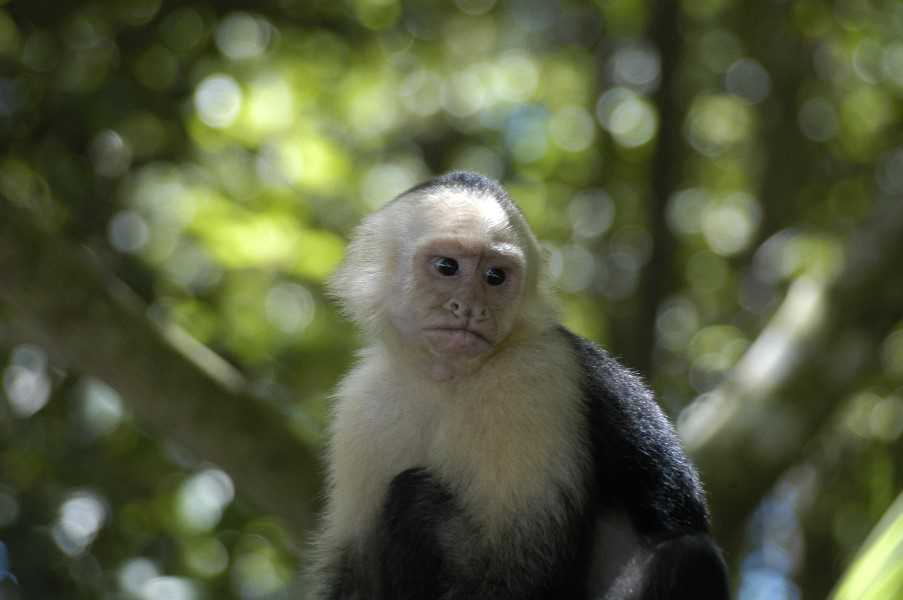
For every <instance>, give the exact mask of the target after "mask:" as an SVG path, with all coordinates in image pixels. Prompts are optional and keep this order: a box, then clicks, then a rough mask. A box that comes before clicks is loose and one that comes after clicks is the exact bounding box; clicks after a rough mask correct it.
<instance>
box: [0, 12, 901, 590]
mask: <svg viewBox="0 0 903 600" xmlns="http://www.w3.org/2000/svg"><path fill="white" fill-rule="evenodd" d="M668 4H669V3H668V2H652V1H651V0H596V1H595V2H593V3H590V2H579V1H577V0H553V1H544V0H510V1H501V0H499V1H498V2H497V1H496V0H456V1H455V2H436V1H432V0H428V1H425V2H410V1H409V2H402V1H401V0H342V1H337V2H327V1H314V2H309V1H306V0H265V1H263V2H241V1H240V0H225V1H221V2H219V1H218V2H210V1H204V0H187V1H181V2H174V1H173V2H170V1H163V0H119V1H112V0H110V1H106V0H92V1H87V2H72V3H68V2H52V1H51V0H28V1H26V0H13V1H7V2H0V136H2V139H3V142H4V143H3V146H2V147H3V150H2V155H0V194H2V195H3V196H4V197H5V198H7V199H8V200H10V201H11V202H13V203H15V204H17V205H20V206H23V207H27V208H28V209H30V210H31V211H32V212H33V214H35V215H36V218H38V219H39V220H41V221H43V222H44V223H46V224H47V225H48V226H50V227H52V228H53V231H55V233H56V235H59V236H61V237H64V238H65V239H68V240H70V241H71V242H72V243H73V245H87V246H88V247H90V248H91V249H92V251H93V252H94V253H96V254H97V255H98V256H100V257H101V258H102V260H103V262H104V263H105V264H106V265H107V266H108V267H109V268H110V269H111V270H112V271H113V272H114V273H115V274H116V275H117V276H118V277H119V278H121V279H122V280H123V281H125V282H126V283H127V284H128V285H129V286H130V287H131V288H132V289H134V290H135V291H136V292H137V293H138V294H139V295H140V296H141V297H142V298H143V299H144V300H145V301H146V302H147V304H148V305H149V307H150V308H149V312H150V313H151V314H154V315H157V316H158V317H159V316H162V317H164V318H166V319H171V320H173V321H175V322H177V323H178V324H179V325H181V326H182V327H183V328H185V329H186V330H187V331H188V332H190V333H191V334H192V335H193V336H194V337H195V338H197V339H198V340H200V341H201V342H203V343H204V344H206V345H208V346H210V347H211V348H212V349H214V350H215V351H216V352H218V353H220V354H221V355H223V356H224V357H226V358H227V359H228V360H229V361H231V362H232V363H233V364H235V365H236V366H237V367H239V368H240V369H241V370H242V371H243V372H244V373H245V375H247V376H248V378H249V379H250V380H251V381H252V382H253V383H254V385H255V387H256V388H258V389H259V390H260V393H261V395H264V396H266V397H268V398H271V399H272V400H273V401H274V402H275V403H276V404H277V405H279V406H280V407H281V408H282V409H284V410H285V411H287V412H288V413H290V414H291V415H293V419H294V420H296V421H297V423H296V424H297V429H298V430H299V431H300V432H302V435H304V436H306V439H308V440H310V441H311V443H316V442H317V440H318V439H319V437H318V436H319V431H320V430H321V428H322V426H323V423H324V419H325V415H326V412H327V405H328V402H327V399H328V394H329V391H330V389H331V388H332V387H333V386H334V384H335V382H336V380H337V379H338V377H339V376H340V374H341V372H342V371H343V370H344V369H345V368H346V367H347V365H348V363H349V361H350V360H351V356H352V352H353V348H354V347H355V339H354V335H353V332H352V330H351V329H350V326H349V325H348V324H347V323H346V322H344V320H343V319H342V318H341V317H340V315H338V314H337V312H336V310H335V308H334V307H333V306H332V305H331V304H330V302H329V301H328V299H327V298H326V297H325V295H324V291H323V287H322V286H323V282H324V280H325V278H326V277H327V276H328V275H329V273H330V272H331V271H332V269H333V268H334V267H335V266H336V264H337V263H338V261H339V260H340V259H341V255H342V251H343V245H344V242H343V240H344V239H345V238H346V237H347V235H348V232H349V231H350V229H351V228H352V227H353V226H354V224H355V223H356V222H357V221H358V220H359V219H360V217H361V216H362V215H363V214H366V213H367V212H368V211H370V210H373V209H374V208H377V207H379V206H381V205H382V204H384V203H385V202H387V201H388V200H390V199H391V198H392V197H393V196H395V195H396V194H398V193H399V192H401V191H403V190H405V189H406V188H408V187H409V186H411V185H414V184H416V183H418V182H420V181H422V180H424V179H426V178H428V177H429V176H431V175H432V174H435V173H439V172H443V171H447V170H451V169H459V168H463V169H473V170H477V171H480V172H482V173H484V174H487V175H489V176H492V177H496V178H499V179H501V180H502V181H503V182H504V183H505V184H506V185H507V187H508V188H509V190H510V191H511V193H512V195H513V196H514V197H515V199H516V200H517V201H518V203H519V204H520V205H521V207H522V208H523V210H524V212H525V213H526V215H527V217H528V219H529V220H530V222H531V223H532V225H533V226H534V228H535V229H536V231H537V234H538V235H539V236H540V238H541V239H543V240H544V242H545V244H546V248H547V250H548V255H549V261H550V265H551V270H552V273H553V275H554V277H555V280H556V283H557V285H558V287H559V288H560V290H561V306H562V313H563V318H564V321H565V323H566V324H567V325H569V326H570V327H572V328H574V329H575V330H576V331H577V332H578V333H581V334H583V335H586V336H589V337H592V338H594V339H597V340H600V341H601V342H603V343H605V344H607V345H608V346H609V347H611V348H612V350H613V351H614V352H615V353H616V354H618V355H620V356H623V357H624V359H625V362H627V363H628V364H631V365H634V366H636V367H638V368H640V369H642V370H643V371H644V372H645V374H646V375H647V376H648V377H649V378H650V379H651V382H652V383H653V385H654V387H655V388H656V389H657V390H658V392H659V396H660V399H661V400H662V403H663V405H664V406H665V408H666V410H667V411H668V412H669V413H671V414H672V415H673V416H675V417H678V416H679V415H680V414H681V410H682V409H683V408H684V407H686V406H687V405H688V404H690V403H691V402H692V401H693V400H694V399H695V398H697V397H699V396H701V395H703V394H705V393H706V392H709V391H711V390H712V389H713V388H714V387H715V386H716V385H717V384H718V383H719V382H720V381H721V380H722V379H723V378H724V376H725V374H727V373H728V372H730V370H731V369H732V368H733V367H734V366H735V365H736V364H737V361H738V360H740V358H741V357H742V356H743V354H744V352H745V351H746V350H747V349H748V348H749V347H750V345H751V344H752V343H753V342H754V341H755V340H756V338H757V336H758V335H759V334H760V333H761V331H762V329H763V327H764V326H765V325H766V323H767V322H768V321H769V319H770V318H771V317H772V316H773V314H774V312H775V310H776V308H777V307H778V305H779V303H780V301H781V298H782V297H783V296H784V294H785V292H786V290H787V289H788V287H789V286H790V285H791V284H792V283H793V282H794V281H798V280H800V279H805V278H811V279H812V280H813V281H820V282H826V283H827V282H832V281H834V280H835V278H836V277H837V276H838V274H839V273H840V272H841V268H842V266H843V264H844V262H845V260H846V258H847V257H846V256H845V247H846V243H847V242H848V237H849V236H850V235H851V234H852V233H853V232H855V231H857V228H858V227H860V226H862V225H863V223H864V222H865V221H866V219H867V218H869V217H873V216H874V215H875V214H876V211H880V209H881V206H883V205H884V204H885V203H888V202H901V201H903V4H901V3H900V2H898V1H896V0H832V1H829V0H797V1H795V2H792V3H782V2H758V3H756V2H739V1H737V0H704V1H698V0H685V1H683V2H680V3H678V4H679V6H678V8H677V9H676V10H675V11H674V12H675V15H676V16H675V18H674V19H673V20H672V21H669V22H665V23H660V20H661V19H660V16H661V15H662V14H664V13H665V11H666V10H667V8H666V7H667V5H668ZM662 28H664V31H669V30H670V31H673V32H674V33H675V35H674V36H672V37H668V36H667V35H665V34H662V33H661V32H662V31H663V29H662ZM664 68H668V69H672V71H669V72H668V73H665V72H664V71H663V69H664ZM664 75H669V76H670V77H669V78H668V81H673V84H672V87H671V88H670V89H664V90H663V89H662V88H661V86H660V83H661V82H662V81H663V77H664ZM666 101H667V102H670V103H671V104H670V106H671V108H670V109H669V108H666V105H665V104H664V103H665V102H666ZM664 132H671V133H673V134H674V135H671V136H670V137H667V136H665V135H664ZM666 144H670V146H666ZM662 165H667V166H668V167H669V169H663V167H662ZM669 173H670V175H669ZM661 189H665V190H666V195H665V196H662V195H661V192H660V191H658V190H661ZM656 195H659V203H658V204H657V205H656V204H655V202H654V200H655V197H656ZM655 206H658V207H659V208H657V209H656V208H655ZM656 210H658V211H659V212H660V215H659V216H660V217H661V219H662V222H663V223H664V225H665V228H664V229H663V230H661V231H657V230H655V228H654V226H653V222H654V220H655V218H656V212H655V211H656ZM0 218H3V217H2V215H0ZM662 248H664V251H662V250H661V249H662ZM656 252H658V253H659V254H656ZM653 257H657V258H656V260H653ZM901 258H903V257H901ZM650 274H651V277H650ZM900 279H901V277H900V273H899V272H893V273H888V274H887V285H888V286H896V288H899V286H900V285H901V283H900ZM649 281H654V282H656V283H657V287H655V288H650V287H649V285H648V282H649ZM896 288H895V289H896ZM650 294H652V296H651V300H652V301H651V303H650V302H648V301H646V300H648V298H650ZM868 296H869V294H866V295H864V296H863V297H862V299H861V301H862V302H863V303H867V302H868V301H869V297H868ZM644 299H645V300H644ZM866 305H867V304H866ZM647 306H651V307H652V309H651V310H650V309H647V308H644V307H647ZM899 317H900V318H903V311H901V314H900V315H899ZM15 318H16V315H8V314H6V315H3V314H0V320H2V319H15ZM643 327H648V328H650V330H651V333H652V338H651V339H652V340H653V342H652V343H651V344H647V343H645V342H643V337H642V336H638V335H637V331H638V330H639V329H640V328H643ZM879 333H880V336H881V339H883V342H882V343H881V348H880V360H878V361H876V362H875V364H874V365H872V367H871V368H869V369H867V370H866V371H865V373H864V375H863V376H862V378H861V379H860V380H858V381H857V384H856V390H855V393H853V394H851V395H850V396H849V397H844V398H841V399H838V400H837V401H834V402H833V403H831V404H829V405H827V408H826V410H829V411H831V412H832V413H833V414H836V418H834V419H833V420H832V421H831V425H828V426H826V429H823V430H820V431H819V435H818V438H817V440H815V441H813V440H800V441H799V447H800V455H799V457H798V462H799V463H801V464H808V459H809V458H810V455H809V454H807V452H812V453H815V450H814V448H816V447H820V446H827V447H829V448H832V449H837V451H838V452H839V451H840V450H839V449H844V452H846V453H845V454H843V456H845V457H847V459H848V460H849V465H848V466H846V467H844V466H843V465H839V464H837V463H831V464H832V465H834V467H833V468H832V469H831V470H827V471H826V472H818V473H817V475H815V476H813V477H815V479H816V480H817V481H814V482H813V481H812V480H811V479H807V478H805V477H802V478H798V477H790V479H789V481H791V482H795V483H792V484H787V485H790V488H792V490H795V491H794V492H793V493H792V494H790V495H789V496H788V495H787V493H786V491H787V490H786V489H784V488H780V487H779V489H778V491H777V492H775V494H774V495H771V496H769V497H767V498H763V499H762V507H763V508H761V509H760V511H759V512H757V515H758V516H754V517H753V518H751V519H750V525H749V534H748V535H747V541H748V543H747V546H746V547H744V548H743V549H742V550H739V551H738V552H739V553H738V554H736V555H734V556H731V557H730V558H731V561H732V563H733V568H734V569H735V573H736V577H737V587H738V590H739V596H738V597H740V598H744V599H747V598H766V597H767V598H798V597H800V594H801V593H802V594H804V595H806V596H808V597H818V596H821V595H824V594H825V593H827V592H828V591H829V590H830V589H831V588H832V587H833V584H834V582H835V581H836V580H837V579H838V578H839V576H840V574H841V572H842V571H841V570H840V569H839V567H838V565H842V564H846V563H847V562H849V561H850V559H851V557H852V556H853V554H854V552H855V551H856V550H857V548H858V546H859V544H860V543H861V542H862V541H863V539H865V537H866V535H867V534H868V532H869V530H870V528H871V527H872V526H873V525H874V524H875V523H876V522H877V521H878V519H879V518H880V516H881V515H882V513H883V512H884V511H885V510H886V509H887V507H888V506H889V505H890V503H891V501H892V500H893V498H894V497H895V496H896V495H897V494H898V493H899V490H900V489H901V482H903V461H901V459H900V456H901V453H900V451H901V446H903V441H901V435H903V321H901V322H900V323H898V324H897V325H896V327H895V328H892V329H891V330H887V331H882V332H879ZM2 342H3V338H0V343H2ZM0 351H2V352H3V354H2V358H3V360H2V361H0V365H3V390H4V399H5V401H4V402H0V540H3V541H4V542H5V543H6V544H7V546H8V547H9V549H10V554H11V561H12V566H13V570H14V572H16V574H17V575H18V577H19V580H20V582H21V583H22V586H23V588H25V589H27V590H28V591H29V594H30V595H29V597H34V598H142V599H157V598H173V599H176V600H181V599H186V600H188V599H193V598H202V597H203V598H230V597H235V598H259V597H265V596H266V595H267V594H270V593H274V592H278V591H279V590H280V589H283V588H285V586H287V585H288V584H289V583H290V581H291V580H292V579H293V578H294V575H295V573H296V571H297V569H298V568H300V567H302V566H303V564H302V563H303V560H301V561H299V557H298V556H296V555H294V554H293V552H292V551H291V549H290V546H289V544H288V542H287V540H286V536H285V532H284V530H283V529H282V527H281V525H280V523H279V522H278V521H276V520H274V519H272V518H270V517H269V516H267V515H262V514H259V513H257V512H255V511H254V509H253V508H252V507H250V506H246V505H245V504H243V503H242V502H241V490H235V489H233V484H232V482H231V479H230V478H229V475H228V474H227V473H226V472H225V471H223V470H220V469H219V468H218V467H214V466H212V465H209V464H205V463H203V462H198V457H188V456H185V455H184V454H183V453H181V451H180V449H179V448H177V447H174V446H173V445H171V444H170V443H169V441H168V440H166V439H157V438H154V437H151V436H148V435H146V434H144V433H143V432H142V429H141V424H140V423H135V422H133V421H132V419H131V418H130V416H129V413H128V411H127V409H126V408H125V404H127V403H124V402H123V400H122V399H121V398H120V397H119V396H118V394H117V392H116V391H115V390H113V389H112V388H110V387H108V386H106V385H105V384H104V383H102V382H100V381H97V380H95V379H92V378H90V377H88V376H85V375H83V374H79V373H74V372H69V371H63V370H61V369H60V368H59V367H58V366H56V365H53V364H51V363H50V362H49V361H48V357H47V353H46V352H45V350H44V349H41V348H38V347H36V346H32V345H13V344H8V345H7V346H2V347H0ZM124 358H125V357H124ZM815 393H820V391H817V392H815ZM164 400H165V399H161V401H164ZM786 402H792V400H791V399H787V400H786ZM767 422H768V418H767V416H765V417H763V423H767ZM793 466H794V465H786V467H787V468H788V469H790V468H791V467H793ZM737 468H738V469H740V470H742V469H743V465H737ZM793 473H797V472H796V471H793ZM705 475H706V478H707V479H715V478H719V477H721V476H723V475H725V474H721V473H717V472H713V473H706V474H705ZM801 482H802V483H801ZM781 490H783V492H781ZM800 490H802V491H800ZM805 490H809V496H808V497H810V500H809V501H808V503H807V502H803V501H797V500H798V499H799V497H805V496H806V494H805V493H804V492H805ZM813 490H817V492H816V491H813ZM782 493H783V495H782ZM236 494H237V495H236ZM813 495H815V496H818V497H826V498H827V499H826V500H824V501H820V502H819V501H815V500H811V496H813ZM789 497H792V498H795V499H797V500H794V501H790V500H787V498H789ZM768 507H771V509H773V510H771V512H769V510H766V509H768ZM775 507H777V508H775ZM804 507H809V508H808V509H806V510H809V512H808V513H807V514H803V513H804V512H805V511H804ZM713 508H714V512H715V514H716V519H717V514H718V506H714V507H713ZM788 511H789V512H788ZM791 513H792V514H791ZM886 531H887V533H886V534H885V537H882V538H881V539H880V541H879V543H880V544H881V545H882V546H881V547H885V546H887V545H893V544H896V547H899V544H900V539H901V535H900V528H899V518H898V520H897V525H896V526H891V527H888V529H887V530H886ZM741 536H742V532H741ZM888 536H891V537H888ZM876 552H878V553H879V554H880V551H876ZM897 554H899V552H897ZM870 556H872V554H864V555H863V558H861V559H860V560H865V561H868V560H870V558H869V557H870ZM876 560H877V559H876ZM880 560H885V558H884V557H883V555H882V558H881V559H880ZM897 571H899V569H897ZM895 573H896V571H895ZM857 581H858V580H854V582H853V583H851V584H850V586H855V585H859V583H857ZM886 581H888V582H890V583H887V584H886V585H887V586H890V587H887V588H886V589H888V590H890V592H888V593H889V594H891V595H884V596H881V597H882V598H884V597H887V598H890V597H892V595H893V594H897V596H896V597H903V591H901V584H900V577H899V576H898V574H897V575H894V578H893V579H892V580H891V579H890V578H888V579H887V580H886ZM891 588H892V589H891ZM846 589H853V588H852V587H850V588H844V590H846ZM856 589H858V588H856ZM800 590H802V592H800ZM844 594H846V595H844ZM838 597H839V598H847V597H858V596H857V595H855V594H854V595H852V596H851V595H849V593H848V592H842V593H841V594H840V595H838Z"/></svg>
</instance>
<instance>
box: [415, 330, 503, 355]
mask: <svg viewBox="0 0 903 600" xmlns="http://www.w3.org/2000/svg"><path fill="white" fill-rule="evenodd" d="M424 336H425V338H426V341H427V343H428V344H429V346H430V349H431V350H432V351H433V352H434V353H435V354H439V355H443V356H462V357H474V356H479V355H481V354H485V353H486V352H489V351H490V350H492V344H490V343H489V341H488V340H487V339H486V338H484V337H483V336H481V335H479V334H476V333H474V332H472V331H468V330H466V329H427V330H426V331H424Z"/></svg>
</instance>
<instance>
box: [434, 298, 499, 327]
mask: <svg viewBox="0 0 903 600" xmlns="http://www.w3.org/2000/svg"><path fill="white" fill-rule="evenodd" d="M443 307H444V308H445V310H447V311H449V312H450V313H452V314H453V315H455V316H456V317H458V318H459V319H468V318H471V317H472V318H474V319H475V320H477V321H485V320H486V319H488V318H489V310H488V309H487V308H486V307H485V306H482V305H479V304H469V303H467V302H462V301H460V300H457V299H455V298H452V299H451V300H449V301H448V302H446V303H445V304H444V305H443Z"/></svg>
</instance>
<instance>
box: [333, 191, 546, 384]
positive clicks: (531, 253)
mask: <svg viewBox="0 0 903 600" xmlns="http://www.w3.org/2000/svg"><path fill="white" fill-rule="evenodd" d="M536 256H538V249H537V247H536V241H535V239H534V238H533V236H532V233H530V231H529V229H527V226H526V223H525V222H524V221H523V217H521V216H520V215H519V214H518V215H511V214H508V213H507V212H506V211H505V209H504V208H503V207H502V206H501V205H500V204H499V203H498V202H497V201H495V199H493V198H491V197H485V196H481V195H478V193H476V192H471V191H468V190H459V189H448V188H439V189H434V190H428V191H425V192H415V193H412V194H409V195H407V196H403V197H401V198H399V199H398V200H396V201H395V202H393V203H392V204H390V205H389V206H387V207H386V208H384V209H383V210H382V211H379V212H377V213H374V214H373V215H371V216H370V217H369V218H368V219H367V220H365V221H364V223H363V224H362V225H361V227H360V228H359V229H358V231H357V232H356V234H355V236H354V238H353V240H352V243H351V245H350V246H349V250H348V256H347V258H346V261H345V263H344V264H343V265H342V267H341V268H340V269H339V271H338V272H337V273H336V275H335V276H334V277H333V279H332V281H331V288H332V290H333V292H334V293H335V294H336V295H337V296H338V297H339V299H340V300H341V301H342V303H343V305H344V307H345V309H346V312H348V313H349V315H350V316H351V317H352V318H353V319H354V320H355V321H357V322H358V323H359V324H361V325H362V326H363V327H364V328H365V330H370V332H371V333H373V334H374V335H375V336H376V337H381V338H386V337H387V334H389V335H388V337H393V338H395V339H396V340H397V341H398V342H399V343H400V349H401V350H402V351H403V352H405V353H406V354H407V355H408V356H409V357H412V358H413V359H414V362H415V363H417V364H418V365H419V366H422V367H423V368H424V369H425V370H426V372H427V373H429V375H430V376H431V377H432V378H433V379H437V380H446V379H450V378H453V377H455V376H456V375H458V374H461V373H466V372H471V371H473V370H474V369H476V368H478V367H479V365H480V364H481V363H482V362H483V361H484V360H485V359H486V357H488V356H490V355H491V354H492V353H493V352H494V351H495V350H496V349H498V348H499V346H500V345H502V344H503V343H504V342H505V340H506V339H507V338H508V337H509V335H510V334H511V333H512V330H514V329H515V328H516V327H518V326H521V325H522V321H523V319H520V318H519V317H523V316H524V314H523V313H524V312H525V311H524V310H523V309H524V304H525V299H527V298H529V297H535V296H537V293H536V290H535V288H536V279H537V276H536V270H537V266H535V265H533V266H532V269H533V271H532V272H531V271H530V268H531V265H528V259H532V258H534V257H536ZM531 288H533V289H531ZM544 312H545V313H546V314H550V313H551V312H552V311H549V310H548V309H544Z"/></svg>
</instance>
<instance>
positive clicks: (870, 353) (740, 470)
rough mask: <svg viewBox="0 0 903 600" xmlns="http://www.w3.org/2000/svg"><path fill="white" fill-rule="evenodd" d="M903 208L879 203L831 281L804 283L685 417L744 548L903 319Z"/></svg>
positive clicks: (718, 512)
mask: <svg viewBox="0 0 903 600" xmlns="http://www.w3.org/2000/svg"><path fill="white" fill-rule="evenodd" d="M901 256H903V202H900V201H899V199H892V200H888V201H887V202H885V203H884V204H883V205H882V206H879V207H878V208H877V209H876V210H875V213H874V214H873V215H872V218H871V220H870V221H869V222H868V223H866V224H864V225H863V226H862V227H861V228H860V230H859V231H857V232H856V233H855V234H854V235H853V236H851V238H850V240H849V242H848V244H847V247H846V254H845V257H846V262H845V265H844V267H843V270H842V271H841V273H840V274H839V276H837V277H836V278H835V279H834V280H833V281H832V282H823V281H818V280H812V279H805V278H801V279H799V280H797V281H795V282H794V283H793V284H792V285H791V288H790V290H789V292H788V294H787V296H786V298H785V300H784V302H783V304H782V305H781V307H780V308H779V309H778V311H777V312H776V313H775V316H774V317H773V318H772V320H771V322H770V323H769V324H768V325H767V326H766V327H765V329H764V330H763V332H762V333H761V335H760V336H759V338H758V339H757V340H756V341H755V342H754V343H753V344H752V345H751V346H750V348H749V350H748V351H747V353H746V354H745V355H744V356H743V357H742V358H741V360H740V361H739V362H738V363H737V365H736V366H735V367H734V369H733V370H732V371H731V372H730V373H729V374H728V376H727V377H726V378H725V380H724V381H723V382H722V384H721V385H720V386H719V387H718V388H716V389H715V390H714V391H713V392H711V393H709V394H705V395H704V396H703V397H702V398H700V399H698V400H697V401H696V402H694V404H693V405H691V406H690V407H689V408H688V409H687V411H686V412H685V413H684V414H683V415H682V416H681V420H680V423H679V426H680V432H681V436H682V437H683V439H684V441H685V443H686V445H687V447H688V450H689V451H690V453H691V454H693V455H694V457H695V459H696V462H697V464H698V465H699V467H700V469H701V470H702V471H703V473H705V472H711V473H717V474H718V478H710V479H708V480H707V483H708V486H707V487H708V492H709V496H710V498H711V502H712V506H713V512H714V513H715V521H716V532H717V533H718V534H719V535H720V536H721V542H722V543H723V544H724V545H725V546H727V548H728V550H731V549H734V550H736V549H737V548H739V546H740V542H741V539H742V533H743V524H744V523H745V520H746V518H747V517H748V516H749V514H750V513H751V511H752V510H753V508H754V507H755V504H756V503H757V502H758V501H759V500H760V499H761V498H762V497H763V496H764V495H765V494H766V493H767V492H768V491H769V489H771V487H772V486H773V485H774V482H775V481H776V480H777V479H778V477H780V475H781V474H782V473H783V472H784V470H786V468H787V467H788V466H790V465H792V464H794V463H796V462H798V459H799V458H800V456H801V455H802V454H803V452H804V450H805V446H806V444H807V443H808V441H809V440H810V439H811V438H812V436H813V435H814V434H815V433H816V432H817V431H818V430H819V429H821V427H822V426H823V424H824V423H825V420H826V419H828V418H830V417H831V415H832V414H833V409H834V408H835V407H836V406H837V405H838V404H840V403H841V402H842V401H843V400H844V399H845V398H846V397H847V396H848V395H849V394H850V393H851V392H853V391H855V389H856V386H857V385H859V383H860V382H861V381H862V377H863V376H864V374H865V373H867V372H868V371H869V370H872V369H874V368H875V367H874V365H876V364H877V363H878V352H879V349H880V346H881V342H882V341H883V339H884V337H885V336H886V335H887V333H888V331H890V329H891V328H892V327H893V325H894V324H895V323H896V322H897V321H898V320H899V319H900V318H901V317H903V281H901V280H900V278H899V277H896V276H895V274H896V273H897V272H898V270H899V261H900V257H901Z"/></svg>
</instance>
